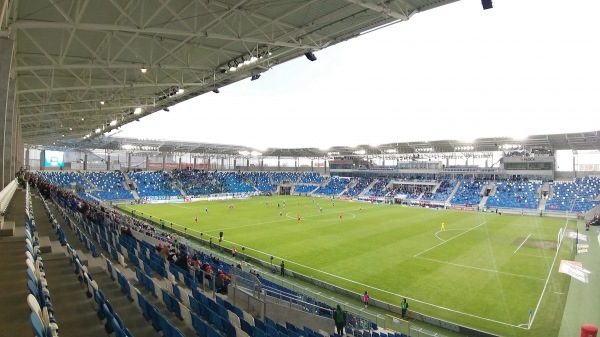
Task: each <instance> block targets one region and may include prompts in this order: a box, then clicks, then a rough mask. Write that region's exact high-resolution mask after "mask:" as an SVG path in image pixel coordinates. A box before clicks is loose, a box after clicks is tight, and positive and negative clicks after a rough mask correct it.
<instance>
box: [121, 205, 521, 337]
mask: <svg viewBox="0 0 600 337" xmlns="http://www.w3.org/2000/svg"><path fill="white" fill-rule="evenodd" d="M127 208H129V207H127ZM363 210H364V209H363ZM290 213H291V212H290ZM323 214H334V212H327V213H325V212H324V213H323ZM320 215H321V214H318V215H313V216H307V218H310V217H317V216H320ZM286 216H287V214H286ZM292 219H293V218H292ZM280 221H290V219H285V220H284V219H281V220H280V219H278V220H274V221H265V222H259V223H255V224H248V225H243V226H235V227H228V228H225V229H223V230H227V229H237V228H244V227H252V226H260V225H266V224H269V223H274V222H280ZM485 223H486V222H483V223H481V224H479V225H477V226H475V227H473V228H471V229H469V230H467V231H465V232H463V233H461V234H459V235H457V236H455V237H453V238H452V239H455V238H456V237H458V236H460V235H463V234H465V233H467V232H469V231H471V230H473V229H475V228H477V227H479V226H482V225H484V224H485ZM173 225H176V226H178V227H181V228H184V226H181V225H179V224H175V223H174V224H173ZM189 231H190V232H196V233H200V232H199V231H196V230H193V229H190V230H189ZM216 231H219V230H214V231H207V232H216ZM452 239H449V240H448V241H450V240H452ZM223 241H225V242H229V243H232V242H230V241H227V240H223ZM445 242H447V241H444V242H442V243H440V244H438V245H436V246H434V247H431V248H429V249H427V250H425V251H423V252H421V253H419V254H417V255H420V254H422V253H425V252H426V251H429V250H431V249H433V248H435V247H437V246H439V245H441V244H443V243H445ZM246 248H247V249H248V248H249V247H246ZM250 249H252V248H250ZM252 250H254V251H256V252H258V253H261V254H266V255H269V254H267V253H266V252H263V251H260V250H256V249H252ZM274 257H275V258H278V259H280V258H279V257H277V256H274ZM415 257H416V255H415ZM286 261H288V262H289V263H290V264H295V265H298V266H301V267H303V268H306V269H310V270H314V271H316V272H318V273H322V274H325V275H329V276H331V277H334V278H337V279H340V280H344V281H346V282H350V283H354V284H358V285H360V286H363V287H369V288H371V289H375V290H377V291H381V292H383V293H387V294H390V295H393V296H398V297H402V298H404V297H406V298H407V299H409V300H411V301H414V302H417V303H421V304H423V305H427V306H430V307H434V308H438V309H442V310H446V311H449V312H453V313H456V314H459V315H464V316H468V317H472V318H476V319H481V320H484V321H488V322H493V323H496V324H501V325H506V326H510V327H514V328H519V329H524V328H522V327H520V326H518V325H514V324H510V323H506V322H501V321H497V320H494V319H491V318H486V317H481V316H477V315H473V314H468V313H465V312H462V311H458V310H454V309H450V308H446V307H443V306H440V305H436V304H433V303H429V302H425V301H421V300H418V299H416V298H411V297H408V296H402V295H400V294H396V293H393V292H391V291H388V290H384V289H379V288H376V287H373V286H372V285H369V284H364V283H360V282H357V281H354V280H350V279H347V278H344V277H340V276H338V275H335V274H331V273H328V272H325V271H323V270H320V269H316V268H312V267H309V266H305V265H303V264H300V263H296V262H294V261H289V260H286Z"/></svg>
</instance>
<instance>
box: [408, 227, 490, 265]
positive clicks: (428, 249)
mask: <svg viewBox="0 0 600 337" xmlns="http://www.w3.org/2000/svg"><path fill="white" fill-rule="evenodd" d="M486 223H487V221H485V222H482V223H480V224H479V225H477V226H475V227H473V228H471V229H468V230H466V231H464V232H462V233H460V234H458V235H457V236H455V237H453V238H450V239H448V240H446V241H443V242H440V243H438V244H437V245H435V246H433V247H431V248H427V249H425V250H424V251H422V252H420V253H418V254H415V255H414V256H413V257H419V255H421V254H423V253H427V252H428V251H430V250H432V249H434V248H437V247H439V246H441V245H443V244H444V243H446V242H448V241H452V240H454V239H456V238H457V237H459V236H461V235H464V234H467V233H468V232H470V231H472V230H474V229H475V228H478V227H480V226H483V225H485V224H486Z"/></svg>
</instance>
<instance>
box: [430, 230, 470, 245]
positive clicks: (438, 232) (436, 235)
mask: <svg viewBox="0 0 600 337" xmlns="http://www.w3.org/2000/svg"><path fill="white" fill-rule="evenodd" d="M464 230H465V229H464V228H461V229H457V228H455V229H449V230H448V231H464ZM441 232H446V230H443V231H437V232H435V237H436V238H438V239H440V240H442V241H444V242H445V241H448V240H444V239H442V238H440V237H439V236H438V234H440V233H441Z"/></svg>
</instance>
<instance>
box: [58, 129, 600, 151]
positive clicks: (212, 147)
mask: <svg viewBox="0 0 600 337" xmlns="http://www.w3.org/2000/svg"><path fill="white" fill-rule="evenodd" d="M80 145H82V147H81V148H79V149H80V150H86V149H88V150H92V149H104V150H107V151H130V152H131V153H137V154H158V153H179V154H192V155H200V156H203V155H210V156H239V155H241V152H243V151H246V152H243V153H247V154H246V155H252V154H251V152H252V151H256V152H259V153H260V155H261V156H264V157H278V156H279V157H295V158H299V157H302V158H323V157H332V156H364V155H365V154H367V155H386V154H387V155H394V154H398V155H402V154H415V153H423V154H426V153H450V152H465V153H466V152H493V151H513V150H525V151H535V150H548V151H550V152H552V153H554V151H556V150H574V151H578V150H596V151H597V150H600V131H590V132H580V133H564V134H547V135H533V136H528V137H526V138H524V139H514V138H509V137H494V138H479V139H475V140H473V141H464V140H435V141H415V142H399V143H389V144H381V145H377V146H373V145H359V146H356V147H346V146H336V147H332V148H329V149H317V148H296V149H286V148H270V149H266V150H257V149H252V148H249V147H246V146H242V145H223V144H207V143H193V142H178V141H169V140H154V139H131V138H116V137H105V136H101V137H97V138H95V139H90V140H88V141H86V142H83V143H81V144H80ZM57 149H61V148H59V147H57ZM62 149H64V148H62ZM362 151H364V152H362Z"/></svg>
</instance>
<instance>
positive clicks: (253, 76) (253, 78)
mask: <svg viewBox="0 0 600 337" xmlns="http://www.w3.org/2000/svg"><path fill="white" fill-rule="evenodd" d="M259 78H260V74H256V75H252V77H251V78H250V81H256V80H258V79H259Z"/></svg>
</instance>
